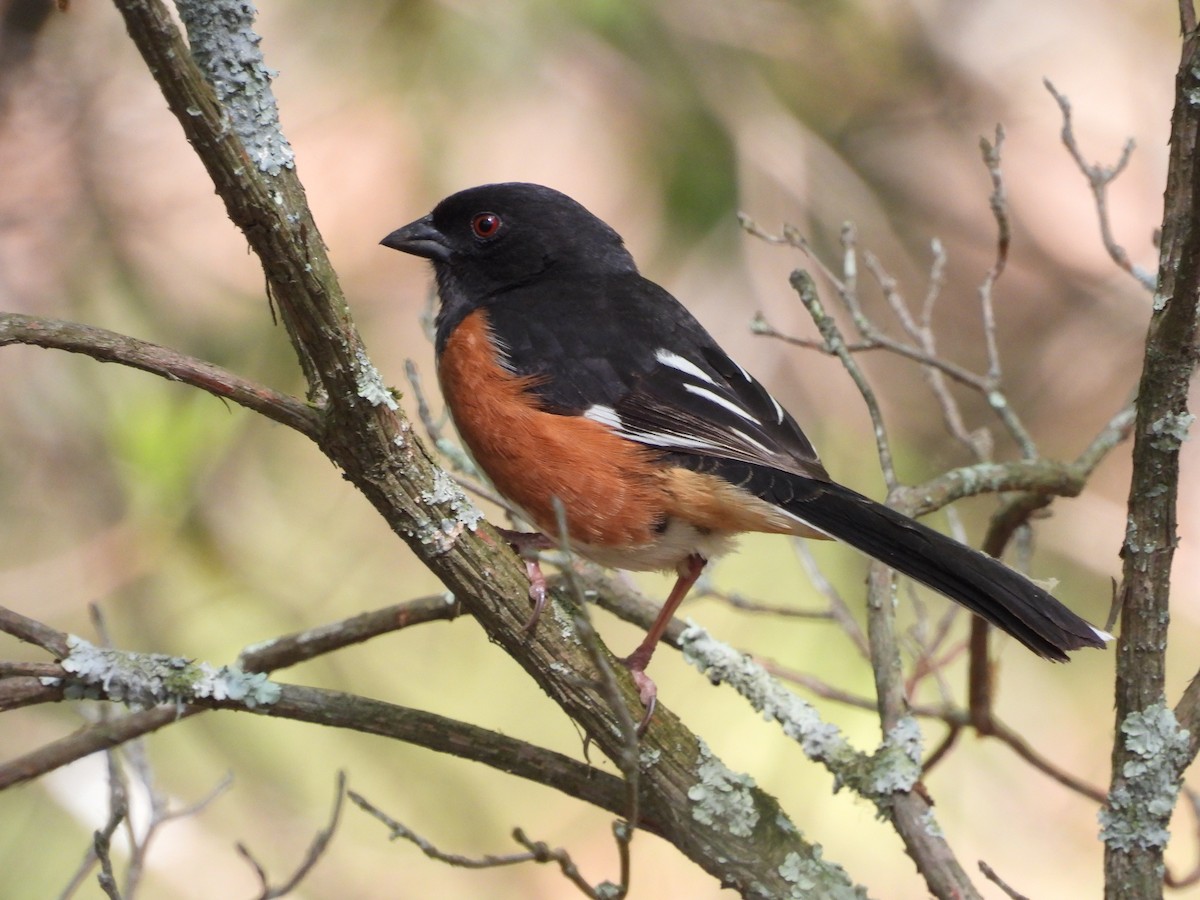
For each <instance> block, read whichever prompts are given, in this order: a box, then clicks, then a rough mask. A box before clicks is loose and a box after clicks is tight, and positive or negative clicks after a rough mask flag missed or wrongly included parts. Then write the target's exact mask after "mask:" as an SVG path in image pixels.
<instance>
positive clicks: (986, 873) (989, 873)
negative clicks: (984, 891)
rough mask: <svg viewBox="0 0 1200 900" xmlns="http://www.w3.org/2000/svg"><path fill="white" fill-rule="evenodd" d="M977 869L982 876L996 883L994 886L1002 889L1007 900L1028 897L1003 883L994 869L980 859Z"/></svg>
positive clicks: (1025, 899) (1025, 898) (1020, 899)
mask: <svg viewBox="0 0 1200 900" xmlns="http://www.w3.org/2000/svg"><path fill="white" fill-rule="evenodd" d="M979 871H980V872H982V873H983V877H984V878H986V879H987V880H988V881H990V882H991V883H992V884H994V885H996V887H998V888H1000V890H1002V891H1004V893H1005V895H1006V896H1007V897H1008V898H1009V900H1029V898H1028V897H1026V896H1025V895H1024V894H1022V893H1019V892H1018V891H1016V890H1014V889H1013V888H1011V887H1009V886H1008V885H1007V884H1005V882H1004V879H1002V878H1001V877H1000V876H999V875H997V874H996V872H995V870H994V869H993V868H992V867H991V866H989V865H988V864H987V863H985V862H984V861H983V860H982V859H981V860H980V861H979Z"/></svg>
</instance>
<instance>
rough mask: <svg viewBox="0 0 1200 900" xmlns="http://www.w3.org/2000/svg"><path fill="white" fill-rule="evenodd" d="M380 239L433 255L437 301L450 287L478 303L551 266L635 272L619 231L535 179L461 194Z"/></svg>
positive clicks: (588, 271)
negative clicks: (436, 279)
mask: <svg viewBox="0 0 1200 900" xmlns="http://www.w3.org/2000/svg"><path fill="white" fill-rule="evenodd" d="M380 243H381V244H383V245H384V246H385V247H391V248H392V249H394V250H401V251H403V252H405V253H412V254H414V255H415V256H423V257H425V258H426V259H429V260H432V261H433V265H434V268H435V269H436V270H437V276H438V287H439V292H440V293H441V295H442V301H443V303H445V302H447V301H448V300H449V299H450V298H449V297H448V296H447V293H448V292H449V293H456V294H460V293H461V294H465V295H466V296H467V297H469V298H470V299H471V300H472V301H473V302H474V303H475V304H479V303H482V302H485V301H486V298H492V297H495V296H496V295H497V294H500V293H503V292H504V291H506V290H509V289H511V288H513V287H517V286H519V285H521V284H525V283H528V282H529V281H531V280H532V279H534V278H537V277H538V276H541V275H542V274H543V273H549V272H554V271H563V272H567V273H569V274H570V275H571V276H579V275H582V276H586V275H589V274H596V273H613V272H629V271H636V267H635V266H634V262H633V258H632V257H631V256H630V255H629V252H628V251H627V250H626V249H625V246H624V244H623V243H622V241H621V236H620V235H619V234H617V233H616V232H615V231H614V230H613V229H612V228H610V227H609V226H608V225H606V224H605V223H604V222H602V221H600V220H599V219H598V218H596V217H595V216H594V215H592V214H591V213H590V212H588V211H587V210H586V209H585V208H584V207H583V206H582V205H580V204H579V203H576V202H575V201H574V200H572V199H571V198H570V197H568V196H567V195H566V194H563V193H560V192H559V191H556V190H553V189H551V188H548V187H542V186H541V185H539V184H522V183H516V182H514V183H508V184H485V185H482V186H480V187H473V188H468V189H467V190H465V191H459V192H458V193H457V194H452V195H451V196H449V197H447V198H446V199H445V200H443V201H442V202H441V203H439V204H438V205H437V206H436V207H435V208H434V210H433V212H431V213H430V214H429V215H427V216H425V217H423V218H420V219H417V221H415V222H412V223H410V224H408V225H405V226H404V227H403V228H398V229H396V230H395V231H393V232H392V233H391V234H389V235H388V236H387V237H385V238H384V239H383V240H382V241H380Z"/></svg>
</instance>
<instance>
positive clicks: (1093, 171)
mask: <svg viewBox="0 0 1200 900" xmlns="http://www.w3.org/2000/svg"><path fill="white" fill-rule="evenodd" d="M1186 5H1188V6H1190V5H1191V4H1190V3H1189V4H1186ZM1042 84H1044V85H1045V86H1046V90H1048V91H1049V92H1050V96H1052V97H1053V98H1054V100H1055V102H1056V103H1057V104H1058V108H1059V110H1060V111H1061V112H1062V142H1063V146H1065V147H1066V148H1067V152H1068V153H1070V154H1071V159H1073V160H1074V161H1075V165H1076V166H1078V167H1079V171H1080V172H1082V173H1083V176H1084V177H1085V178H1086V179H1087V182H1088V187H1089V188H1091V190H1092V199H1093V200H1094V201H1095V204H1096V218H1097V219H1098V220H1099V222H1100V238H1101V240H1103V241H1104V249H1105V250H1107V251H1108V255H1109V257H1111V258H1112V261H1113V262H1115V263H1116V264H1117V265H1118V266H1120V267H1121V268H1122V269H1124V270H1125V271H1126V272H1128V273H1129V274H1130V275H1132V276H1133V277H1134V278H1135V279H1136V280H1137V282H1138V284H1140V285H1141V286H1142V287H1144V288H1145V289H1146V290H1148V291H1153V290H1154V287H1155V277H1154V274H1153V273H1151V272H1147V271H1146V270H1145V269H1143V268H1142V267H1141V266H1138V265H1135V264H1134V263H1133V261H1132V260H1131V259H1130V258H1129V254H1128V253H1127V252H1125V248H1124V247H1122V246H1121V245H1120V244H1119V243H1117V239H1116V238H1115V237H1114V236H1113V233H1112V222H1111V219H1110V217H1109V214H1108V186H1109V185H1110V184H1112V182H1113V181H1115V180H1116V179H1117V177H1118V176H1119V175H1120V174H1121V173H1122V172H1124V171H1125V167H1126V166H1127V165H1129V159H1130V157H1131V156H1132V155H1133V150H1134V142H1133V138H1129V139H1128V140H1127V141H1125V146H1124V147H1122V148H1121V155H1120V157H1119V158H1118V159H1117V161H1116V163H1114V164H1113V165H1111V166H1103V165H1100V164H1099V163H1096V164H1091V163H1089V162H1088V161H1087V160H1086V159H1085V158H1084V156H1083V151H1081V150H1080V149H1079V143H1078V141H1077V140H1076V139H1075V125H1074V122H1073V121H1072V119H1071V101H1070V100H1068V99H1067V97H1066V95H1064V94H1060V93H1059V92H1058V89H1057V88H1055V87H1054V85H1053V84H1052V83H1051V82H1050V79H1049V78H1043V79H1042Z"/></svg>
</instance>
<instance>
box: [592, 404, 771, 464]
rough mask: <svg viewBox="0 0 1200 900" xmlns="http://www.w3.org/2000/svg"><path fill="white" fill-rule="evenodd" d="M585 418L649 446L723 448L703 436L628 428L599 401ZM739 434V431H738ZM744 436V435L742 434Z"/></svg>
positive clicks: (701, 448) (714, 449) (687, 448)
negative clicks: (696, 436) (687, 435)
mask: <svg viewBox="0 0 1200 900" xmlns="http://www.w3.org/2000/svg"><path fill="white" fill-rule="evenodd" d="M583 417H584V418H585V419H591V420H592V421H593V422H597V423H599V424H601V425H603V426H604V427H605V428H608V429H609V430H611V431H615V432H616V433H617V434H619V435H621V437H625V438H629V440H631V441H637V442H638V443H639V444H648V445H649V446H651V447H675V448H677V449H680V450H706V451H708V452H710V453H712V452H721V451H722V450H723V449H724V448H722V447H721V446H719V445H717V444H714V443H712V442H711V441H706V440H704V439H703V438H695V437H684V436H682V435H678V434H667V433H665V432H661V431H641V430H639V429H636V428H629V427H628V426H626V424H625V423H624V422H623V421H621V416H620V414H619V413H618V412H617V411H616V410H615V409H613V408H612V407H611V406H602V405H600V404H599V403H597V404H594V405H593V406H589V407H588V408H587V409H585V410H584V411H583ZM739 434H740V432H739ZM743 437H744V435H743ZM764 449H765V448H764Z"/></svg>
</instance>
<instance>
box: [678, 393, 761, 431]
mask: <svg viewBox="0 0 1200 900" xmlns="http://www.w3.org/2000/svg"><path fill="white" fill-rule="evenodd" d="M683 389H684V390H685V391H687V392H688V393H689V394H695V395H696V396H697V397H703V398H704V399H705V400H711V401H712V402H713V403H716V404H717V405H718V406H723V407H725V409H727V410H729V411H730V412H731V413H734V414H735V415H738V416H741V417H742V418H743V419H745V420H746V421H747V422H753V423H754V424H755V425H759V426H761V425H762V422H760V421H758V419H756V418H754V416H752V415H750V413H748V412H746V410H744V409H742V407H740V406H738V405H737V404H736V403H732V402H731V401H729V400H726V399H725V398H724V397H720V396H718V395H716V394H714V393H713V392H712V391H710V390H708V389H707V388H702V387H697V386H696V385H694V384H685V385H684V386H683Z"/></svg>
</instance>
